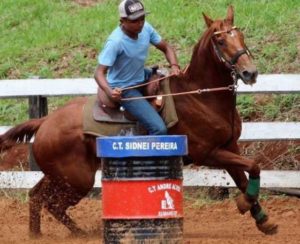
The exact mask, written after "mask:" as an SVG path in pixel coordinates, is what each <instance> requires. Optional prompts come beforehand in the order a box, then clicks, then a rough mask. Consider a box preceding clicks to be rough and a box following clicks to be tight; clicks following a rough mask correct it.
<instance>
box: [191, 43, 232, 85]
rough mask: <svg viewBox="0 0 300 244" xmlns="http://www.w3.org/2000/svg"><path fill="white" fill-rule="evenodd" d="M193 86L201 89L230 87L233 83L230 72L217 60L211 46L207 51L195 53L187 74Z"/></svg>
mask: <svg viewBox="0 0 300 244" xmlns="http://www.w3.org/2000/svg"><path fill="white" fill-rule="evenodd" d="M186 77H187V79H188V80H189V81H190V83H191V86H195V87H198V88H201V89H205V88H216V87H222V86H228V85H231V84H232V83H233V81H232V78H231V75H230V71H229V70H228V69H227V68H226V67H225V65H224V64H223V63H220V62H219V61H217V60H215V58H214V54H213V53H212V51H211V47H210V46H209V47H208V48H207V49H206V50H199V51H194V54H193V56H192V59H191V62H190V66H189V69H188V70H187V73H186Z"/></svg>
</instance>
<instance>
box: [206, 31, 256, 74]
mask: <svg viewBox="0 0 300 244" xmlns="http://www.w3.org/2000/svg"><path fill="white" fill-rule="evenodd" d="M233 30H238V28H237V27H236V26H233V27H231V28H230V29H228V30H222V31H215V32H214V33H213V35H212V39H211V40H212V45H213V48H214V51H215V54H216V56H217V57H218V59H219V60H220V61H221V62H222V63H225V65H226V66H227V67H228V68H230V69H231V70H235V64H236V63H237V61H238V59H239V58H240V57H241V56H242V55H243V54H247V55H248V56H250V57H252V54H251V52H250V50H249V49H248V47H247V46H246V45H245V46H244V48H243V49H241V50H238V51H237V52H236V53H235V54H234V55H233V57H232V58H231V59H230V60H228V59H227V58H226V57H225V55H224V53H223V52H222V51H221V49H220V48H219V45H218V44H216V43H215V38H214V37H215V36H217V35H219V34H222V33H227V34H230V33H231V31H233Z"/></svg>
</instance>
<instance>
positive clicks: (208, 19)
mask: <svg viewBox="0 0 300 244" xmlns="http://www.w3.org/2000/svg"><path fill="white" fill-rule="evenodd" d="M202 15H203V17H204V20H205V23H206V25H207V27H210V26H211V24H212V23H213V20H212V19H211V18H209V17H208V16H207V15H205V13H202Z"/></svg>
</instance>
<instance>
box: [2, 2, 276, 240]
mask: <svg viewBox="0 0 300 244" xmlns="http://www.w3.org/2000/svg"><path fill="white" fill-rule="evenodd" d="M203 18H204V21H205V23H206V26H207V28H206V30H205V31H204V33H203V35H202V37H200V39H199V41H198V42H197V44H196V45H195V46H194V49H193V53H192V57H191V60H190V63H189V65H188V68H187V69H186V70H185V72H184V73H183V74H181V75H179V76H177V77H171V78H170V90H171V92H172V93H182V94H184V95H182V96H174V102H175V107H176V110H177V114H178V118H179V121H178V123H177V124H176V125H174V126H173V127H172V128H170V129H169V131H168V133H169V134H178V135H186V134H187V135H188V148H189V157H190V158H191V159H192V160H193V161H194V162H201V164H202V165H205V166H209V167H214V168H222V169H225V170H226V171H227V172H228V173H229V175H230V176H231V177H232V179H233V180H234V182H235V184H236V186H237V187H238V189H239V190H240V191H241V193H240V195H239V196H238V197H237V199H236V204H237V208H238V210H239V211H240V213H241V214H245V213H246V212H248V211H250V213H251V216H252V218H253V219H254V220H255V223H256V226H257V228H258V230H260V231H261V232H263V233H265V234H274V233H276V232H277V229H278V226H277V224H276V223H275V222H274V221H272V219H271V218H270V217H269V216H268V215H267V213H266V212H265V211H264V210H263V208H262V206H261V205H260V203H259V201H258V197H259V188H260V183H259V182H260V167H259V165H258V164H257V162H255V160H252V159H247V158H244V157H242V156H241V155H240V151H239V147H238V144H237V141H238V138H239V136H240V134H241V119H240V116H239V114H238V111H237V109H236V92H235V90H236V84H235V83H236V81H237V79H241V80H242V81H243V82H244V83H245V84H248V85H251V84H254V83H255V82H256V78H257V75H258V72H257V68H256V66H255V64H254V63H253V57H252V55H251V53H250V52H249V50H248V48H247V46H246V44H245V40H244V36H243V33H242V32H241V30H240V29H238V28H237V27H235V26H234V10H233V7H232V6H229V7H228V9H227V16H226V17H225V18H224V19H216V20H213V19H212V18H210V17H209V16H208V15H206V14H204V13H203ZM191 91H198V92H191ZM86 102H87V98H86V97H85V98H77V99H74V100H73V101H71V102H69V103H68V104H66V105H64V106H63V107H61V108H59V109H58V110H56V111H55V112H53V113H51V114H49V115H47V116H45V117H42V118H40V119H31V120H28V121H26V122H24V123H21V124H19V125H17V126H15V127H14V128H12V129H10V130H9V131H7V132H6V133H5V134H3V135H2V136H1V137H0V150H1V151H4V150H7V149H9V148H11V147H12V146H13V145H15V144H16V143H18V142H20V141H22V140H23V141H25V142H29V140H30V138H31V137H32V136H35V140H34V143H33V145H32V152H33V155H34V158H35V160H36V162H37V164H38V165H39V167H40V169H41V170H42V171H43V173H44V177H43V178H42V179H41V180H40V181H39V182H38V183H37V184H36V185H35V186H34V187H33V188H32V189H31V190H30V192H29V197H30V201H29V212H30V220H29V233H30V235H31V236H32V237H37V236H40V235H41V209H42V207H45V208H46V209H47V210H48V211H49V212H50V213H51V214H52V215H53V216H54V217H55V218H56V219H57V220H58V221H60V222H61V223H62V224H64V225H65V226H66V227H67V228H68V229H69V230H70V231H71V233H73V234H75V235H76V234H77V235H78V234H83V235H84V234H85V231H83V230H82V229H80V228H79V227H78V226H77V225H76V223H75V222H74V221H73V220H72V219H71V218H70V217H69V216H68V214H67V213H66V210H67V209H68V208H69V207H70V206H74V205H76V204H77V203H78V202H79V201H80V200H81V199H82V198H83V197H85V196H86V195H87V194H88V192H89V191H90V190H91V189H92V187H93V185H94V179H95V173H96V171H97V170H98V168H99V167H100V165H101V159H99V158H97V157H96V143H95V140H96V138H95V136H93V135H87V134H84V132H83V116H82V111H83V106H84V105H85V103H86ZM245 172H248V174H249V179H248V178H247V177H246V174H245Z"/></svg>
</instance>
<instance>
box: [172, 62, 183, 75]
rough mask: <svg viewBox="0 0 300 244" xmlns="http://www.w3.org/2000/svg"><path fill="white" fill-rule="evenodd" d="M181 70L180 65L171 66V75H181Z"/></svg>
mask: <svg viewBox="0 0 300 244" xmlns="http://www.w3.org/2000/svg"><path fill="white" fill-rule="evenodd" d="M180 74H181V70H180V66H179V65H178V64H171V75H176V76H177V75H180Z"/></svg>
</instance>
